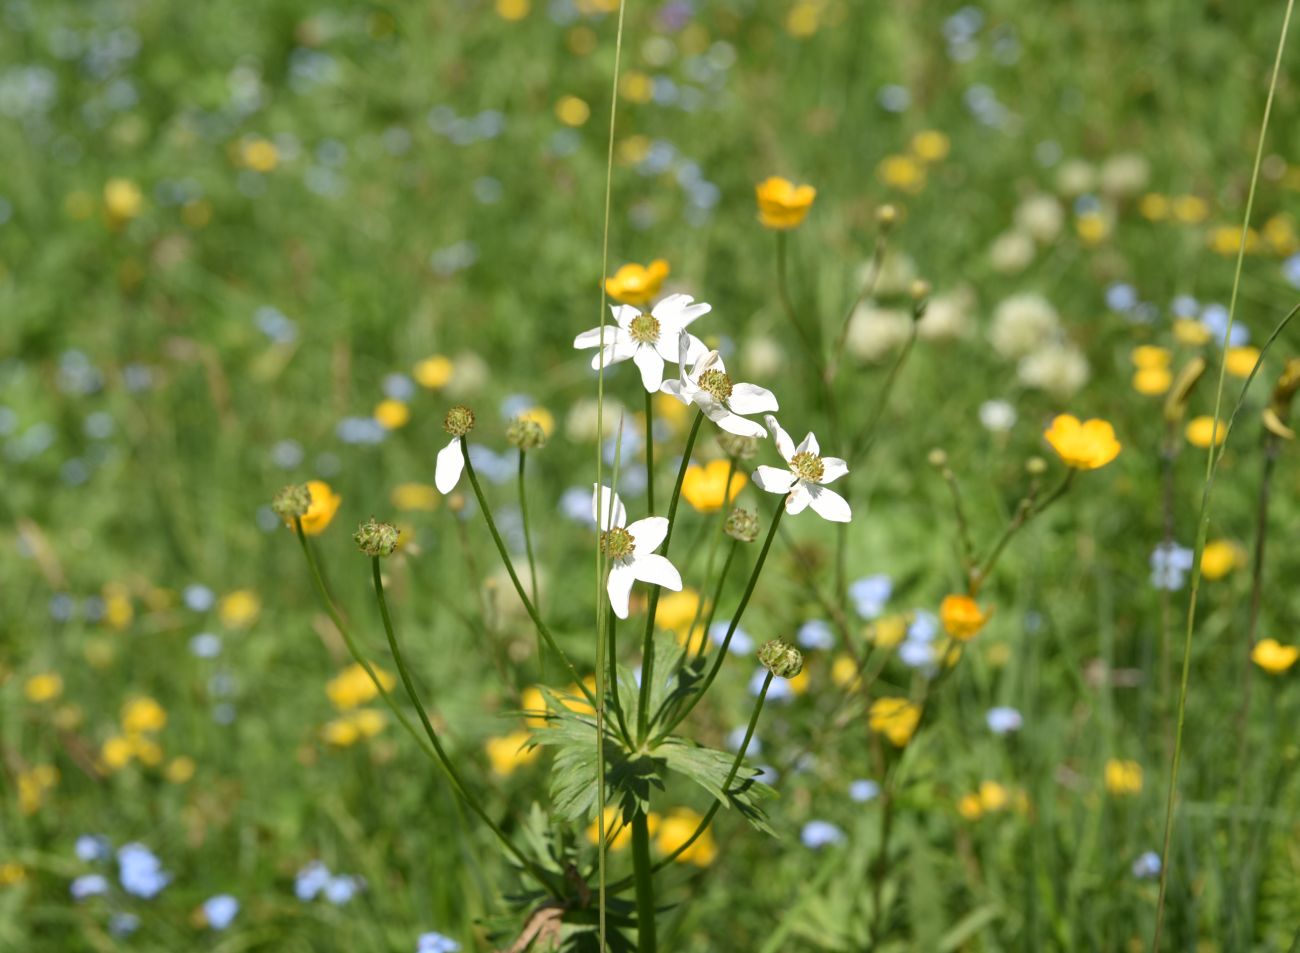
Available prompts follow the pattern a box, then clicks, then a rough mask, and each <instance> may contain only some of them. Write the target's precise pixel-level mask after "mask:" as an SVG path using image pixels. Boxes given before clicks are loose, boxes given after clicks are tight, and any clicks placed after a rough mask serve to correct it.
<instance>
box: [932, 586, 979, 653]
mask: <svg viewBox="0 0 1300 953" xmlns="http://www.w3.org/2000/svg"><path fill="white" fill-rule="evenodd" d="M989 615H990V613H986V612H985V611H984V610H983V609H981V608H980V607H979V603H978V602H976V601H975V600H974V599H972V598H971V597H970V596H962V595H957V594H955V593H954V594H952V595H949V596H944V599H943V602H941V603H940V604H939V620H940V621H941V622H942V623H943V630H944V631H945V632H947V633H948V634H949V635H950V636H952V637H953V638H954V639H956V640H957V641H958V642H969V641H970V640H971V639H973V638H975V636H977V635H979V632H980V629H982V628H984V624H985V623H986V622H988V621H989Z"/></svg>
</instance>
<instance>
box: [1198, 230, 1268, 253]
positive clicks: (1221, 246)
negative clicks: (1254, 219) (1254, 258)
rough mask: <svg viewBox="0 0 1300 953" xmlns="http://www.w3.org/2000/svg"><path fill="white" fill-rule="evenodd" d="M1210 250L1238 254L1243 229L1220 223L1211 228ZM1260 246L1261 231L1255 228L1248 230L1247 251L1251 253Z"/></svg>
mask: <svg viewBox="0 0 1300 953" xmlns="http://www.w3.org/2000/svg"><path fill="white" fill-rule="evenodd" d="M1209 244H1210V251H1212V252H1214V253H1215V254H1216V255H1225V256H1226V255H1236V254H1237V253H1238V252H1239V251H1241V247H1242V243H1241V229H1240V228H1238V227H1237V226H1235V225H1220V226H1219V227H1218V228H1215V229H1213V230H1211V232H1210V238H1209ZM1258 248H1259V233H1258V232H1256V231H1255V230H1254V229H1253V228H1251V229H1247V231H1246V252H1247V254H1251V253H1253V252H1255V251H1256V250H1257V249H1258Z"/></svg>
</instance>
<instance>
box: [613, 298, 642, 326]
mask: <svg viewBox="0 0 1300 953" xmlns="http://www.w3.org/2000/svg"><path fill="white" fill-rule="evenodd" d="M610 310H611V311H613V312H614V320H615V322H617V324H618V326H619V327H620V328H622V329H623V330H624V331H627V330H630V329H631V327H632V322H633V321H634V320H636V319H637V318H638V317H639V316H640V314H641V310H640V309H639V308H634V307H632V306H631V305H626V304H620V305H618V306H617V307H613V306H611V307H610Z"/></svg>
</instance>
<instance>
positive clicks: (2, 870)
mask: <svg viewBox="0 0 1300 953" xmlns="http://www.w3.org/2000/svg"><path fill="white" fill-rule="evenodd" d="M26 879H27V868H26V867H24V866H23V865H22V864H20V863H18V862H17V861H12V860H10V861H7V862H5V863H3V864H0V887H13V886H15V885H17V884H20V883H22V882H23V881H24V880H26Z"/></svg>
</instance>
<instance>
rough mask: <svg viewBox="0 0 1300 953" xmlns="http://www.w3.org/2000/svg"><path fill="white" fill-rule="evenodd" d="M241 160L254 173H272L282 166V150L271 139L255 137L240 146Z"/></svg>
mask: <svg viewBox="0 0 1300 953" xmlns="http://www.w3.org/2000/svg"><path fill="white" fill-rule="evenodd" d="M239 159H240V161H241V162H243V164H244V165H245V166H247V167H248V168H250V169H252V170H253V171H254V172H272V171H274V170H275V167H276V166H277V165H279V164H280V150H279V149H277V148H276V147H275V143H274V142H271V141H270V140H269V139H263V138H261V137H260V136H255V137H253V138H251V139H245V140H244V141H243V142H242V143H241V144H240V146H239Z"/></svg>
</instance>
